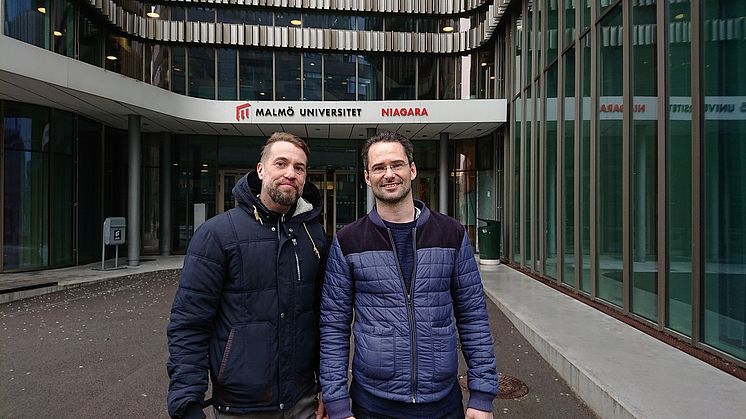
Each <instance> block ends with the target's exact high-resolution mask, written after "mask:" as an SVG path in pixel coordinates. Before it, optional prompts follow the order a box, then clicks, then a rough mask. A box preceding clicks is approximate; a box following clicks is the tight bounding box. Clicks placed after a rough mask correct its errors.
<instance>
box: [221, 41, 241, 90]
mask: <svg viewBox="0 0 746 419" xmlns="http://www.w3.org/2000/svg"><path fill="white" fill-rule="evenodd" d="M217 54H218V99H219V100H236V98H237V97H238V68H237V67H238V62H237V61H238V57H237V55H236V50H235V49H232V48H230V49H228V48H219V49H218V50H217Z"/></svg>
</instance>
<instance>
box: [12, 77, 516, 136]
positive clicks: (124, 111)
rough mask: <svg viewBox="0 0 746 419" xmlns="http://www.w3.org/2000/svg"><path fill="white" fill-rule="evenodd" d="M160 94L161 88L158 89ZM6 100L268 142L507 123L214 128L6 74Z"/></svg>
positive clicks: (459, 132)
mask: <svg viewBox="0 0 746 419" xmlns="http://www.w3.org/2000/svg"><path fill="white" fill-rule="evenodd" d="M154 88H155V87H154ZM0 99H4V100H13V101H18V102H26V103H33V104H37V105H43V106H49V107H53V108H58V109H64V110H69V111H71V112H75V113H77V114H80V115H83V116H86V117H88V118H91V119H94V120H96V121H99V122H102V123H105V124H107V125H109V126H112V127H115V128H119V129H123V130H126V129H127V116H128V115H130V114H137V115H141V116H142V126H141V128H142V132H146V133H158V132H171V133H174V134H201V135H233V136H235V135H243V136H258V137H268V136H269V135H270V134H271V133H273V132H275V131H287V132H291V133H294V134H296V135H298V136H300V137H301V138H337V139H360V138H365V137H366V136H367V129H368V128H376V130H378V131H382V130H389V131H397V132H399V133H400V134H402V135H404V136H406V137H408V138H411V139H412V140H432V139H437V138H439V136H440V133H441V132H447V133H449V134H450V138H453V139H468V138H477V137H481V136H483V135H486V134H489V133H491V132H493V131H494V130H496V129H497V128H498V127H499V126H500V125H501V123H499V122H488V123H473V122H459V123H451V124H449V123H433V124H422V123H411V124H410V123H407V124H398V123H397V124H391V123H387V124H377V125H376V124H306V125H299V124H288V125H282V124H237V123H208V122H202V121H194V120H188V119H182V118H175V117H173V116H171V115H167V114H164V113H159V112H154V111H151V110H148V109H143V108H140V107H136V106H132V105H127V104H124V103H121V102H118V101H116V100H112V99H107V98H104V97H100V96H95V95H91V94H88V93H83V92H80V91H77V90H73V89H69V88H64V87H60V86H57V85H54V84H50V83H46V82H42V81H38V80H34V79H31V78H28V77H23V76H21V75H18V74H13V73H9V72H5V71H0Z"/></svg>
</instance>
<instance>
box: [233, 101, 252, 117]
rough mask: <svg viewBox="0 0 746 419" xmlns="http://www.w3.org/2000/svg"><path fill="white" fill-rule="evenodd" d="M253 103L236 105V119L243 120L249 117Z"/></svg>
mask: <svg viewBox="0 0 746 419" xmlns="http://www.w3.org/2000/svg"><path fill="white" fill-rule="evenodd" d="M250 107H251V103H249V102H246V103H244V104H241V105H238V106H236V121H243V120H244V119H249V108H250Z"/></svg>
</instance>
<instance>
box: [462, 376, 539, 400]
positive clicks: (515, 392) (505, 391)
mask: <svg viewBox="0 0 746 419" xmlns="http://www.w3.org/2000/svg"><path fill="white" fill-rule="evenodd" d="M458 383H459V385H460V386H461V388H462V389H463V390H464V391H469V386H468V384H467V379H466V376H465V375H459V377H458ZM498 383H499V387H498V391H497V398H498V399H520V398H521V397H523V396H525V395H526V394H528V386H527V385H526V383H524V382H523V381H521V380H519V379H517V378H515V377H513V376H512V375H507V374H500V376H499V379H498Z"/></svg>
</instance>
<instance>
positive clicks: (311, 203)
mask: <svg viewBox="0 0 746 419" xmlns="http://www.w3.org/2000/svg"><path fill="white" fill-rule="evenodd" d="M261 191H262V180H261V179H259V175H258V174H257V172H256V170H253V171H251V172H249V173H247V174H246V175H245V176H243V177H242V178H241V179H239V181H238V182H237V183H236V186H234V187H233V196H234V197H235V198H236V202H237V203H238V206H240V207H241V208H243V209H244V210H246V211H248V212H249V214H254V215H255V216H256V214H257V213H258V214H259V215H261V216H262V218H264V219H265V220H266V219H269V218H275V217H277V216H281V215H282V214H278V213H276V212H274V211H271V210H269V209H268V208H267V207H265V206H264V204H263V203H262V201H261V200H260V199H259V194H260V193H261ZM321 205H322V198H321V192H320V191H319V188H317V187H316V185H314V184H313V182H309V181H307V180H306V184H305V185H304V186H303V194H302V196H301V197H300V198H299V199H298V202H296V203H295V205H294V206H293V207H291V208H290V213H291V214H292V215H291V217H290V219H291V220H293V221H298V222H303V221H308V220H311V219H314V218H316V217H317V216H318V215H319V214H320V213H321Z"/></svg>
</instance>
